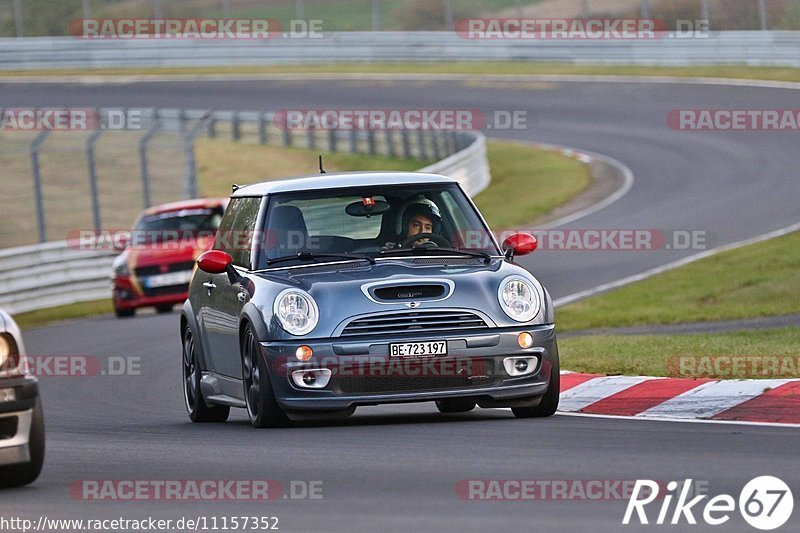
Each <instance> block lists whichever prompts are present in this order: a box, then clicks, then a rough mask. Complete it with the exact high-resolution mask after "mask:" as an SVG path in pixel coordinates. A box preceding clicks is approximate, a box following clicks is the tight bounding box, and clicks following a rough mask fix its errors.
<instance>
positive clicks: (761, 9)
mask: <svg viewBox="0 0 800 533" xmlns="http://www.w3.org/2000/svg"><path fill="white" fill-rule="evenodd" d="M758 20H759V21H760V22H761V29H762V30H763V31H766V30H767V26H768V24H767V6H766V4H765V3H764V0H758Z"/></svg>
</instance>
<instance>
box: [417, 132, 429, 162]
mask: <svg viewBox="0 0 800 533" xmlns="http://www.w3.org/2000/svg"><path fill="white" fill-rule="evenodd" d="M417 148H419V158H420V159H421V160H423V161H424V160H425V159H427V158H428V156H427V153H428V151H427V150H425V137H424V136H423V135H422V130H417Z"/></svg>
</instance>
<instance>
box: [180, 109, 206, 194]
mask: <svg viewBox="0 0 800 533" xmlns="http://www.w3.org/2000/svg"><path fill="white" fill-rule="evenodd" d="M209 116H211V113H206V114H204V115H203V117H202V118H201V119H200V120H198V121H197V124H195V125H194V127H192V128H191V129H190V130H189V131H187V132H186V133H185V134H184V136H183V152H184V154H185V155H186V196H187V197H188V198H197V196H198V192H197V162H196V160H195V153H194V142H195V138H196V137H197V136H198V135H199V134H200V132H201V131H203V129H205V128H206V120H208V117H209Z"/></svg>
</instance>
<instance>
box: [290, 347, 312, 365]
mask: <svg viewBox="0 0 800 533" xmlns="http://www.w3.org/2000/svg"><path fill="white" fill-rule="evenodd" d="M313 355H314V350H312V349H311V346H306V345H305V344H304V345H303V346H301V347H299V348H298V349H297V350H295V352H294V356H295V357H297V359H298V360H300V361H308V360H309V359H311V357H312V356H313Z"/></svg>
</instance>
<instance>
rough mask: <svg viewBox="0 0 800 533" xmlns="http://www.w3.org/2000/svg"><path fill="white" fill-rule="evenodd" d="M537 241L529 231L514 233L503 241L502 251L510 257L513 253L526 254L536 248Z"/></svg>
mask: <svg viewBox="0 0 800 533" xmlns="http://www.w3.org/2000/svg"><path fill="white" fill-rule="evenodd" d="M538 245H539V242H538V241H537V240H536V237H534V236H533V235H531V234H530V233H514V234H513V235H509V236H508V238H506V240H504V241H503V253H505V254H506V258H508V259H509V260H510V259H512V258H513V257H514V256H515V255H528V254H529V253H532V252H533V251H534V250H536V247H537V246H538Z"/></svg>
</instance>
